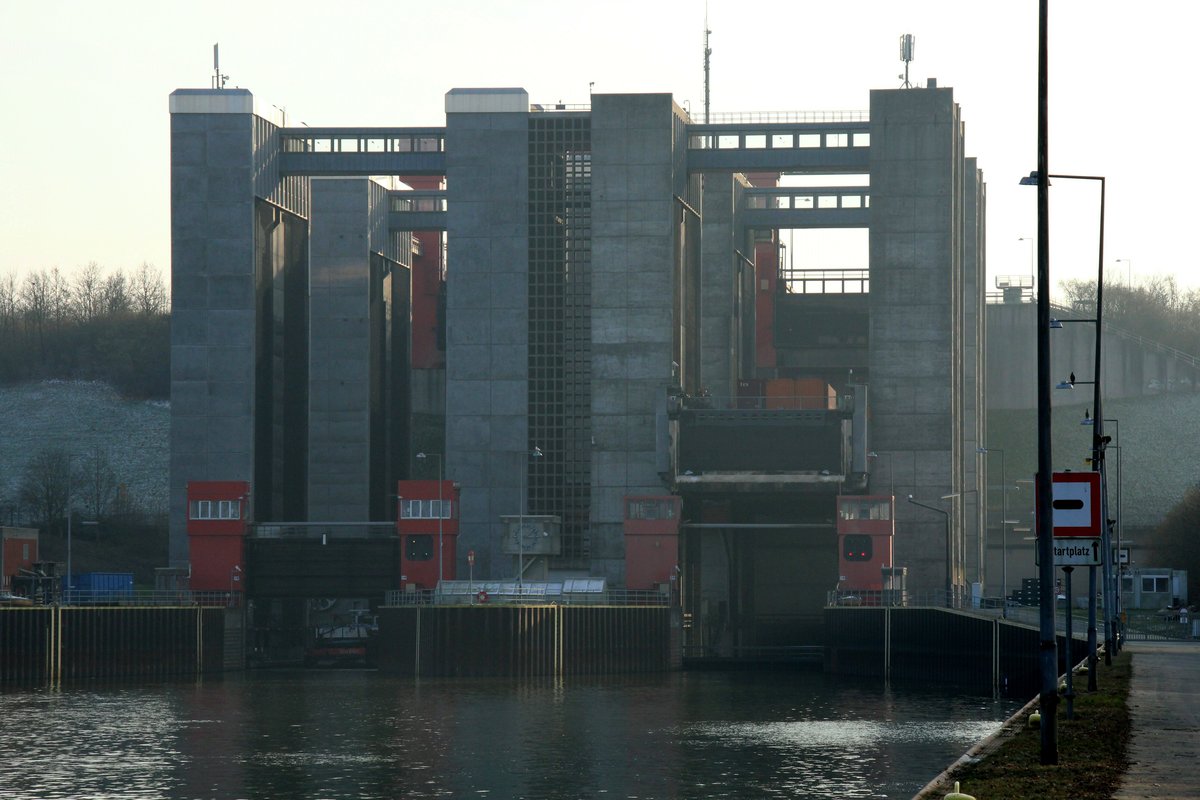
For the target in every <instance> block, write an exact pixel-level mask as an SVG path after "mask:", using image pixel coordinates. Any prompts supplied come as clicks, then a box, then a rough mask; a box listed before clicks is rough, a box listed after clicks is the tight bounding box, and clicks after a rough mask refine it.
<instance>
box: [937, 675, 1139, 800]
mask: <svg viewBox="0 0 1200 800" xmlns="http://www.w3.org/2000/svg"><path fill="white" fill-rule="evenodd" d="M1129 678H1130V654H1129V653H1128V652H1124V653H1121V654H1119V655H1118V656H1117V657H1116V658H1115V659H1113V663H1112V665H1111V666H1109V667H1106V666H1104V663H1103V660H1102V661H1101V663H1100V665H1099V670H1098V672H1097V675H1096V687H1097V690H1096V691H1095V692H1091V693H1089V692H1087V691H1085V690H1086V688H1087V675H1086V673H1084V674H1081V675H1077V676H1076V680H1075V691H1076V697H1075V718H1074V719H1071V720H1068V719H1067V718H1066V701H1065V700H1061V699H1060V702H1059V704H1058V764H1055V765H1048V766H1043V765H1042V764H1041V758H1040V754H1041V733H1040V731H1039V730H1038V729H1036V728H1031V727H1029V726H1028V725H1027V724H1025V722H1026V720H1024V719H1023V720H1022V725H1021V727H1018V728H1015V733H1013V734H1012V735H1010V736H1007V737H1001V739H1000V741H999V745H998V748H997V749H995V750H994V751H992V752H990V753H989V754H987V755H986V756H984V757H983V758H982V760H979V761H976V762H975V763H972V764H968V765H966V766H964V767H962V768H961V769H959V770H956V771H955V772H954V774H953V775H952V776H951V777H950V780H949V787H950V788H948V789H947V788H944V787H943V788H940V789H938V790H937V791H934V792H933V793H932V794H930V795H928V796H929V797H936V798H941V797H942V796H944V795H945V794H946V793H947V792H949V791H951V790H952V789H953V786H954V781H959V783H960V784H961V789H960V791H962V792H963V793H965V794H968V795H972V796H974V797H975V798H977V800H1028V798H1031V797H1044V798H1070V799H1071V800H1102V799H1103V800H1107V798H1110V797H1112V796H1113V793H1114V792H1115V791H1116V789H1117V787H1118V785H1119V784H1120V781H1121V776H1122V775H1123V774H1124V772H1125V769H1126V768H1127V766H1128V759H1127V756H1126V746H1127V745H1128V742H1129V730H1130V728H1129V725H1130V722H1129V719H1130V716H1129V707H1128V703H1127V698H1128V696H1129Z"/></svg>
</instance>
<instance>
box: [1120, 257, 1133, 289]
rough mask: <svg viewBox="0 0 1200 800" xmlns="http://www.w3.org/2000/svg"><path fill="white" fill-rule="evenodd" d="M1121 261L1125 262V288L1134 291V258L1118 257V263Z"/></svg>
mask: <svg viewBox="0 0 1200 800" xmlns="http://www.w3.org/2000/svg"><path fill="white" fill-rule="evenodd" d="M1121 262H1124V263H1125V288H1126V289H1128V290H1129V291H1131V292H1132V291H1133V259H1132V258H1118V259H1117V261H1116V263H1118V264H1120V263H1121Z"/></svg>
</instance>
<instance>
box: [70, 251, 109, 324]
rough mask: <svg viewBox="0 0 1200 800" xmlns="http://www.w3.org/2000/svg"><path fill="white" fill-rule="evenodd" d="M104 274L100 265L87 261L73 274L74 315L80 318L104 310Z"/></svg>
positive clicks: (94, 314)
mask: <svg viewBox="0 0 1200 800" xmlns="http://www.w3.org/2000/svg"><path fill="white" fill-rule="evenodd" d="M103 286H104V276H103V274H102V271H101V269H100V265H99V264H97V263H96V262H95V261H89V262H88V263H87V265H86V266H84V267H82V268H80V270H79V272H78V273H77V274H76V275H75V291H74V300H75V315H76V316H77V317H78V318H79V319H81V320H87V319H92V318H93V317H98V316H100V314H101V312H102V311H103V310H104V301H103V296H102V289H103Z"/></svg>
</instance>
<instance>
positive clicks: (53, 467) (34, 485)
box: [19, 450, 71, 530]
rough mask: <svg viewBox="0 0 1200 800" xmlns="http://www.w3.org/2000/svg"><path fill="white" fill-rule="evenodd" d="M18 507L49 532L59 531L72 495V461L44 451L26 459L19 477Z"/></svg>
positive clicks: (62, 454) (60, 452) (54, 451)
mask: <svg viewBox="0 0 1200 800" xmlns="http://www.w3.org/2000/svg"><path fill="white" fill-rule="evenodd" d="M19 493H20V499H21V504H22V505H24V506H25V507H26V508H28V509H29V511H30V513H31V514H32V515H33V518H34V519H35V520H37V521H38V522H40V523H41V524H42V526H43V527H45V528H46V529H48V530H52V529H54V528H58V527H61V525H62V522H63V520H65V519H66V511H67V503H68V502H70V495H71V457H70V456H69V455H68V454H67V453H66V452H65V451H63V450H43V451H42V452H40V453H38V454H36V455H34V456H33V458H31V459H29V463H28V464H26V465H25V473H24V474H23V475H22V476H21V487H20V489H19Z"/></svg>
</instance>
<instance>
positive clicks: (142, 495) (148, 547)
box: [0, 381, 170, 585]
mask: <svg viewBox="0 0 1200 800" xmlns="http://www.w3.org/2000/svg"><path fill="white" fill-rule="evenodd" d="M169 431H170V406H169V404H168V403H166V402H164V401H139V400H125V399H122V398H121V397H120V396H119V395H118V394H117V393H116V391H114V390H113V389H112V388H111V387H110V386H108V384H104V383H93V382H79V381H74V382H72V381H45V382H41V383H27V384H21V385H17V386H0V513H2V514H3V520H2V522H3V523H4V524H6V525H9V524H15V525H20V524H23V523H24V521H25V520H23V518H22V511H21V509H20V508H19V507H17V503H18V497H19V495H18V486H19V485H20V482H21V476H22V474H23V473H24V471H25V467H26V464H27V463H28V461H29V459H30V458H32V457H33V456H35V455H37V454H38V453H40V452H42V451H44V450H49V449H55V448H57V449H61V450H64V451H66V452H69V453H76V454H87V453H91V452H93V450H94V449H95V448H100V449H102V450H103V451H105V452H106V453H107V456H108V459H109V461H110V462H111V465H112V468H113V472H114V473H115V476H116V480H117V482H118V485H121V486H123V487H124V488H125V491H126V492H127V493H128V496H129V497H130V498H131V500H132V501H133V503H134V504H135V506H136V507H137V508H138V509H140V510H141V511H143V512H144V514H145V519H146V520H147V522H148V524H146V525H133V524H125V525H124V526H122V527H120V528H118V529H115V530H108V531H106V532H105V534H104V535H103V536H101V537H100V538H99V540H97V538H96V537H97V532H96V529H95V528H87V527H77V528H76V530H75V531H74V532H73V533H74V535H73V537H72V538H73V546H72V567H73V569H74V570H75V571H76V572H88V571H119V572H134V574H135V576H136V579H137V581H138V582H139V584H142V585H152V583H153V580H154V567H162V566H166V565H167V534H166V524H165V522H166V510H167V455H168V440H169V439H168V437H169ZM41 555H42V558H43V559H45V560H49V561H60V562H63V563H65V562H66V560H67V558H66V542H65V541H64V540H63V538H61V537H59V536H43V537H42V551H41Z"/></svg>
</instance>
